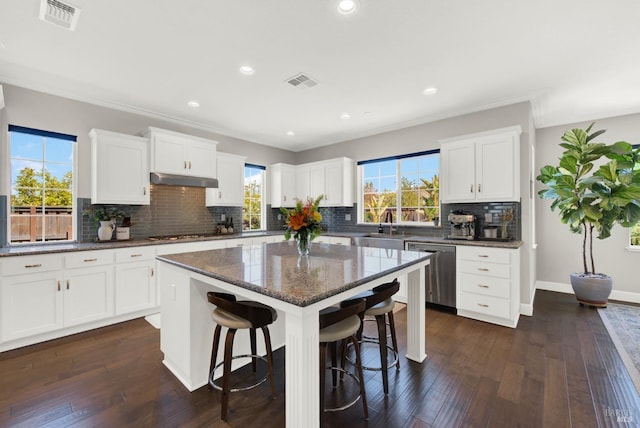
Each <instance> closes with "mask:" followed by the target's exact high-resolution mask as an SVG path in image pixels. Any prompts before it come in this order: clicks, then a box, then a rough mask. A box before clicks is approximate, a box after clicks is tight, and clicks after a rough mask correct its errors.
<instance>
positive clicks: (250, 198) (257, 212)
mask: <svg viewBox="0 0 640 428" xmlns="http://www.w3.org/2000/svg"><path fill="white" fill-rule="evenodd" d="M263 177H264V171H263V170H260V169H257V168H251V167H248V166H247V167H245V179H244V206H243V208H242V230H263V229H265V227H264V225H263V224H262V205H263V200H262V198H263V196H264V195H263V192H262V190H263V186H262V182H263Z"/></svg>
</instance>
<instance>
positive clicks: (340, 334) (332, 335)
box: [320, 316, 360, 342]
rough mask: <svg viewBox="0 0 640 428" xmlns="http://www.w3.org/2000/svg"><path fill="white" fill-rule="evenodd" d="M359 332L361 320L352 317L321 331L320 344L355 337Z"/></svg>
mask: <svg viewBox="0 0 640 428" xmlns="http://www.w3.org/2000/svg"><path fill="white" fill-rule="evenodd" d="M358 330H360V318H359V317H357V316H352V317H349V318H347V319H345V320H342V321H340V322H338V323H336V324H333V325H330V326H329V327H325V328H323V329H322V330H320V342H337V341H338V340H342V339H344V338H345V337H350V336H353V335H354V334H356V333H357V332H358Z"/></svg>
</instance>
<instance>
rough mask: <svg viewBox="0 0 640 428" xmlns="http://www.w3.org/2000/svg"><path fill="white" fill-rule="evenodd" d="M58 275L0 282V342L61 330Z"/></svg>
mask: <svg viewBox="0 0 640 428" xmlns="http://www.w3.org/2000/svg"><path fill="white" fill-rule="evenodd" d="M61 288H62V279H61V277H60V271H54V272H46V273H36V274H29V275H16V276H5V277H4V278H3V281H2V340H3V342H7V341H10V340H13V339H19V338H21V337H27V336H32V335H35V334H40V333H46V332H49V331H53V330H58V329H60V328H62V326H63V324H62V316H63V315H62V314H63V303H62V292H61Z"/></svg>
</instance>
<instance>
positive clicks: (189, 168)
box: [189, 161, 191, 169]
mask: <svg viewBox="0 0 640 428" xmlns="http://www.w3.org/2000/svg"><path fill="white" fill-rule="evenodd" d="M189 169H191V161H189Z"/></svg>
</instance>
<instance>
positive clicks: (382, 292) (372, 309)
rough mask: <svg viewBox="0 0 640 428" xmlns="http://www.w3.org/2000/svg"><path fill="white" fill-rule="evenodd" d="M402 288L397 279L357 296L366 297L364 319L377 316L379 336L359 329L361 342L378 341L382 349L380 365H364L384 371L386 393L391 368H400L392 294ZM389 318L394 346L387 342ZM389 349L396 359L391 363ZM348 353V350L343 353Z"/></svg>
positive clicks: (362, 314) (365, 367)
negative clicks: (363, 332) (370, 334)
mask: <svg viewBox="0 0 640 428" xmlns="http://www.w3.org/2000/svg"><path fill="white" fill-rule="evenodd" d="M399 290H400V283H399V282H398V280H397V279H394V280H393V281H391V282H388V283H386V284H382V285H379V286H378V287H376V288H374V289H373V290H371V291H368V292H365V293H362V294H359V295H358V296H356V297H362V298H364V299H365V301H366V303H365V310H364V311H363V312H362V313H361V314H360V317H361V319H362V320H364V317H366V316H372V317H375V321H376V324H377V326H378V337H377V338H375V337H369V336H363V334H362V330H363V327H360V330H359V331H358V335H357V336H358V341H359V343H376V344H378V348H379V350H380V367H370V366H363V367H362V368H363V369H365V370H373V371H382V386H383V390H384V393H385V395H386V394H388V393H389V376H388V371H389V368H391V367H393V366H396V370H400V358H399V354H398V340H397V337H396V326H395V321H394V318H393V308H394V306H395V302H394V301H393V298H392V296H393V295H394V294H396V293H397V292H398V291H399ZM387 319H388V325H389V331H390V333H391V343H392V346H389V345H388V344H387ZM387 350H391V351H392V353H393V355H394V359H393V361H391V362H390V363H389V361H388V356H387ZM343 355H346V352H345V353H343Z"/></svg>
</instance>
